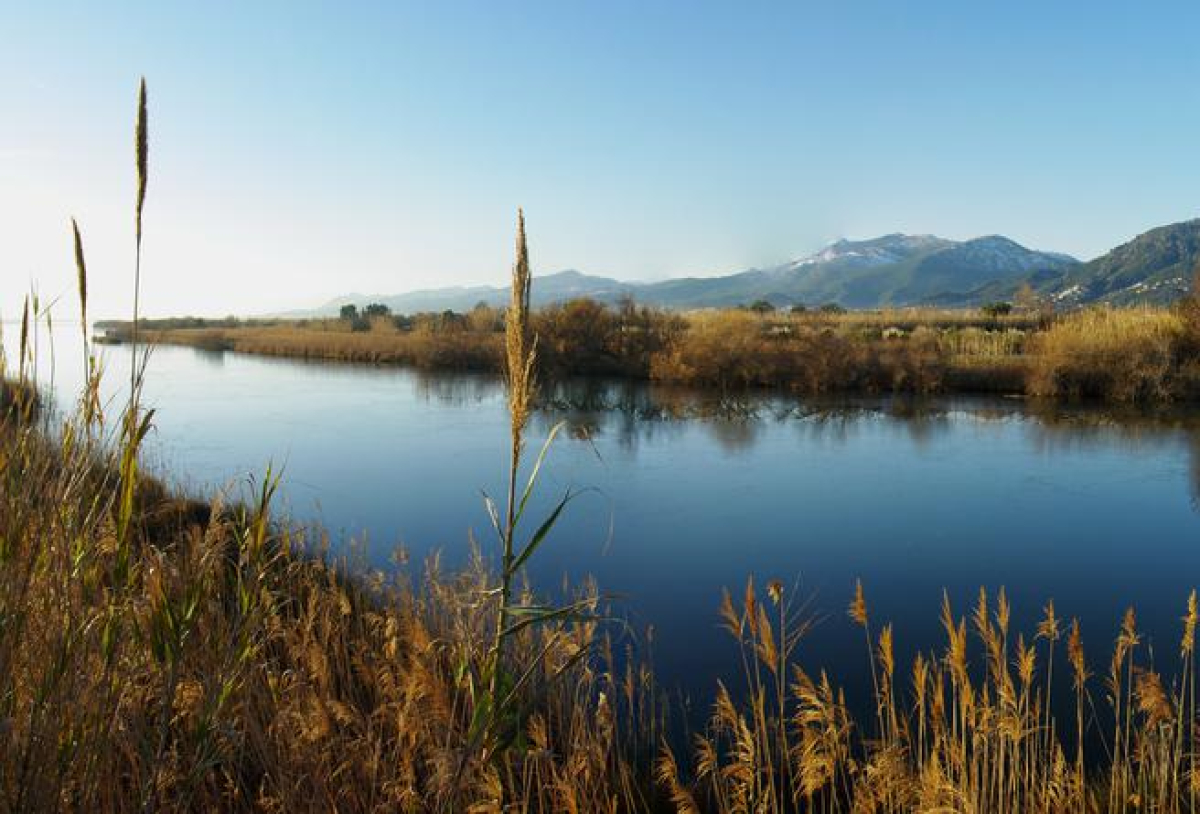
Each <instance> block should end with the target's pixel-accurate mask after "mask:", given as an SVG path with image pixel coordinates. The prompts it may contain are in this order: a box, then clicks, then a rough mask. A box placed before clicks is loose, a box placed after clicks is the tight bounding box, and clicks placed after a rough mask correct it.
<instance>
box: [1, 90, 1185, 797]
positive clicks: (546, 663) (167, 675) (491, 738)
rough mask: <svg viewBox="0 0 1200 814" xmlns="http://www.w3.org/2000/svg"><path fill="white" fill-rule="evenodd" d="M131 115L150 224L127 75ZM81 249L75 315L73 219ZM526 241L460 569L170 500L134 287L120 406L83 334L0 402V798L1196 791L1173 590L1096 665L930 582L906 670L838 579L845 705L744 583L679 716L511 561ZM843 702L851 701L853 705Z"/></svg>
mask: <svg viewBox="0 0 1200 814" xmlns="http://www.w3.org/2000/svg"><path fill="white" fill-rule="evenodd" d="M138 110H139V112H138V117H137V126H136V129H135V132H136V139H135V145H136V148H137V152H136V155H137V172H138V175H137V177H138V198H137V210H136V219H135V223H136V226H137V235H138V242H139V243H140V236H141V212H142V203H143V201H144V198H145V191H146V189H145V188H146V164H147V150H146V144H147V141H146V138H147V137H146V129H147V128H146V119H147V117H146V97H145V85H144V83H143V85H142V87H141V90H140V93H139V104H138ZM74 240H75V259H76V264H77V267H78V271H79V300H80V309H81V315H82V316H83V319H82V323H83V324H84V325H85V326H86V324H87V320H86V312H87V270H86V263H85V259H84V258H85V254H84V244H83V240H82V237H81V234H80V231H79V230H78V229H75V230H74ZM516 254H517V261H516V263H515V265H514V275H513V276H514V283H515V284H514V286H513V291H514V296H513V302H512V305H511V306H510V308H509V310H508V318H507V319H506V321H505V326H504V327H505V330H504V333H503V343H504V358H505V370H506V373H507V376H506V386H507V388H508V395H509V398H508V405H509V413H510V417H511V423H510V427H511V437H510V438H509V439H506V440H507V441H511V459H510V470H509V480H508V495H507V500H503V499H501V500H500V501H499V503H496V502H493V501H491V500H490V499H488V507H489V510H490V511H491V514H492V517H493V522H494V525H495V531H496V533H497V537H498V539H499V542H500V549H501V551H502V553H501V556H500V558H499V563H498V565H497V564H494V563H489V562H488V560H487V559H486V558H484V557H483V556H482V555H477V556H476V557H475V558H474V562H473V564H472V565H471V566H470V567H468V568H467V569H465V570H464V571H462V572H459V573H452V574H451V573H445V572H444V571H443V570H442V569H441V568H440V566H439V563H438V560H437V558H436V557H433V558H431V559H430V560H429V561H428V562H427V563H426V565H425V567H424V569H423V570H421V571H420V572H418V573H415V574H409V573H408V572H407V571H405V570H403V569H398V570H397V571H395V572H393V573H390V574H382V573H365V572H361V571H359V572H355V571H353V570H352V569H351V568H349V566H348V565H347V564H346V561H345V559H344V558H340V557H338V556H335V554H334V553H333V552H332V551H330V550H329V548H328V546H327V544H326V542H325V538H324V535H323V534H322V533H321V532H320V531H319V530H308V531H305V530H304V529H301V528H298V527H296V526H294V525H293V524H291V523H289V522H287V521H286V520H285V519H281V518H277V517H275V516H274V515H273V513H272V503H273V499H274V494H275V490H276V486H277V484H278V480H277V478H276V476H275V475H273V473H272V472H271V471H270V470H269V469H268V471H267V472H266V474H265V476H264V477H262V478H261V479H257V480H255V481H253V482H251V483H250V484H248V488H247V489H245V490H244V493H243V494H242V495H241V496H240V499H238V498H239V496H236V495H234V496H225V495H219V494H218V495H212V496H209V497H208V498H207V499H206V500H202V501H196V500H188V499H184V498H181V497H179V496H177V495H174V494H172V493H170V492H169V491H168V490H166V489H164V488H162V487H161V486H160V485H158V484H156V483H155V482H154V481H153V480H151V479H149V478H147V477H146V475H145V473H143V472H142V471H141V469H140V467H139V460H140V448H141V444H142V441H143V439H144V438H145V436H146V433H147V432H148V431H149V430H150V429H151V427H152V425H153V410H152V409H147V408H146V407H145V406H144V405H143V404H142V401H141V387H142V383H143V375H144V372H145V358H146V355H145V352H144V346H143V345H141V343H142V342H143V341H144V340H146V339H150V338H151V337H149V336H148V335H147V334H146V332H143V331H141V330H140V327H141V326H139V320H138V316H137V305H136V302H137V297H136V294H135V300H134V301H135V305H134V317H133V327H132V331H131V333H132V336H131V339H132V341H133V342H134V347H133V357H134V364H133V365H132V371H133V372H132V375H131V379H130V383H129V394H128V401H127V402H126V404H125V406H124V407H122V408H121V409H120V410H119V411H118V413H117V414H115V415H106V413H105V410H104V409H103V408H102V406H101V405H100V403H99V399H98V398H97V393H98V392H99V382H100V378H101V376H102V370H101V367H100V366H99V365H98V364H97V361H96V357H95V355H94V353H93V349H92V348H91V346H90V342H89V337H88V335H87V333H86V328H85V334H84V359H83V360H82V361H83V363H84V365H85V369H86V371H87V376H86V383H85V385H84V388H83V391H82V392H81V393H80V394H79V400H78V403H77V407H76V408H75V409H74V410H69V411H66V412H61V413H60V412H54V411H51V410H42V411H36V410H35V409H34V402H33V400H32V399H26V398H20V399H12V400H11V402H10V406H9V408H8V409H6V410H4V411H3V412H0V810H3V811H13V812H26V811H88V812H101V813H102V814H103V813H105V812H133V811H139V812H158V811H181V812H182V811H265V812H283V811H287V812H309V811H312V812H317V811H322V812H323V811H343V812H360V811H361V812H383V811H405V812H438V813H440V812H446V814H458V813H459V812H470V813H471V814H490V813H491V812H496V814H499V812H600V811H604V812H641V811H663V812H678V814H690V813H691V812H701V811H703V812H716V813H717V814H726V813H728V814H734V813H735V812H815V811H822V812H825V811H855V812H906V811H913V810H925V811H935V810H942V811H950V810H952V811H979V812H983V811H1047V812H1050V811H1053V812H1062V811H1069V812H1101V811H1103V812H1126V811H1133V810H1153V811H1159V812H1183V811H1195V809H1196V803H1197V795H1198V792H1200V773H1198V772H1197V770H1196V769H1197V747H1198V743H1197V731H1196V728H1195V723H1196V712H1197V706H1196V665H1195V635H1196V623H1197V619H1198V616H1200V613H1198V610H1197V602H1196V595H1195V593H1194V592H1193V593H1192V595H1191V596H1190V597H1187V598H1183V597H1181V610H1182V611H1183V617H1182V621H1181V635H1180V638H1179V639H1178V640H1177V641H1178V648H1170V649H1169V650H1170V652H1161V651H1160V652H1158V653H1151V652H1150V647H1149V645H1148V644H1146V643H1144V642H1143V640H1142V638H1141V635H1140V634H1139V632H1138V628H1137V622H1136V617H1135V615H1134V612H1133V611H1132V610H1130V611H1129V612H1128V613H1127V614H1126V615H1125V617H1124V620H1123V622H1122V624H1121V627H1120V633H1119V636H1118V638H1117V640H1116V642H1115V645H1114V646H1113V647H1112V649H1111V650H1110V651H1107V652H1105V653H1104V654H1103V655H1097V654H1095V651H1092V652H1093V655H1092V656H1091V657H1090V658H1089V657H1088V656H1085V651H1084V642H1083V636H1082V633H1081V630H1080V627H1079V624H1078V622H1076V621H1074V620H1072V621H1068V620H1067V619H1066V618H1063V617H1060V616H1059V615H1058V613H1057V611H1056V609H1055V607H1054V605H1053V603H1048V604H1047V605H1046V607H1045V609H1044V612H1043V615H1042V619H1041V621H1040V623H1038V624H1037V626H1036V629H1033V630H1028V631H1016V630H1012V629H1010V624H1009V622H1010V618H1011V608H1010V606H1009V604H1008V601H1007V599H1006V596H1005V594H1004V592H1003V590H1001V591H1000V592H999V593H998V594H996V595H995V596H989V595H988V594H987V593H985V592H983V591H981V592H980V594H979V597H978V600H977V601H976V603H975V606H974V608H973V609H972V610H970V611H967V612H966V613H965V614H963V613H962V612H961V611H958V612H956V611H955V610H954V609H953V608H952V607H951V605H950V602H949V600H948V599H947V600H946V601H944V603H943V609H942V620H941V621H942V627H943V629H944V632H945V643H944V650H942V649H930V650H928V651H925V652H923V653H921V654H920V655H918V656H917V657H916V658H915V660H914V661H913V662H912V664H911V666H909V665H902V664H899V663H898V662H897V659H896V655H895V652H896V649H895V636H896V635H897V634H896V633H895V632H894V631H893V628H892V626H891V624H889V623H887V622H885V621H883V620H879V619H876V618H874V617H872V616H871V614H870V611H869V606H868V601H867V595H866V593H865V592H864V590H863V589H862V586H861V585H859V586H857V588H856V590H855V591H854V593H853V596H852V598H851V600H850V603H849V607H848V616H849V620H848V621H845V622H844V624H847V625H852V626H854V627H856V628H857V635H859V636H860V637H861V641H862V642H863V648H864V668H863V669H864V670H865V671H869V674H870V676H871V687H872V690H871V696H872V697H871V698H868V699H847V698H846V697H845V694H844V693H843V692H842V691H841V690H840V689H839V688H838V685H837V683H836V678H835V677H831V676H828V675H827V674H826V673H824V672H823V671H820V670H819V665H818V666H814V665H807V666H802V663H803V662H805V661H807V657H806V654H805V652H804V641H803V637H804V633H805V631H806V630H807V626H808V624H809V622H810V620H809V619H808V617H807V616H806V615H805V614H804V608H805V602H804V599H803V597H800V596H795V595H793V592H792V590H791V589H788V588H786V587H785V586H784V585H783V584H782V583H780V582H778V581H775V580H768V581H765V582H757V583H756V582H755V581H753V580H750V581H747V582H746V584H745V588H744V590H743V591H741V592H740V596H739V597H738V598H737V599H736V600H735V599H734V598H733V597H732V596H731V595H730V594H728V593H726V594H725V595H724V596H723V597H722V598H721V601H720V602H719V606H718V608H717V610H716V614H715V615H716V617H717V618H718V619H719V620H720V621H721V623H722V625H723V626H724V628H725V630H726V632H727V633H728V634H729V635H730V636H732V637H733V639H734V640H735V641H736V642H737V644H738V647H739V649H740V658H739V657H736V656H735V657H734V658H733V664H732V665H731V669H730V673H729V675H728V676H724V677H722V676H713V677H712V680H713V687H714V700H713V701H712V703H711V704H710V705H706V706H707V708H708V709H710V710H711V715H710V716H709V718H708V720H707V722H706V723H705V724H704V726H702V727H701V728H700V729H699V730H698V731H695V732H692V733H690V734H687V733H684V734H681V733H679V732H678V731H677V730H675V729H674V728H673V726H672V718H673V716H677V715H678V714H679V712H680V710H679V709H678V708H677V707H676V706H675V705H674V704H673V703H672V702H670V701H669V700H667V698H668V695H667V693H666V692H664V691H663V689H662V688H659V687H658V686H656V684H655V681H654V675H653V670H652V667H651V666H650V665H648V664H645V663H644V662H642V661H641V660H640V659H639V658H638V655H637V652H636V650H633V649H632V648H631V650H630V652H629V653H627V654H622V653H621V650H622V648H624V647H628V645H627V644H626V643H624V642H622V641H620V640H618V639H614V632H616V630H617V628H616V626H615V625H613V624H610V622H609V619H608V618H607V615H608V613H609V611H608V606H609V604H610V603H609V602H608V601H607V600H606V599H605V598H604V597H603V595H602V594H600V593H599V592H598V590H597V589H596V587H595V586H593V585H590V584H587V583H585V584H584V585H582V586H581V587H580V589H579V590H578V591H577V592H576V593H575V594H574V598H573V599H572V600H570V601H569V602H568V603H567V604H564V605H554V604H549V603H546V602H545V601H544V600H543V599H542V598H541V595H540V594H539V593H538V592H537V590H536V588H534V587H527V586H525V585H524V584H523V576H522V574H523V569H522V566H523V564H524V563H526V562H528V561H530V558H532V557H536V555H537V549H538V546H539V545H542V544H543V543H544V541H545V540H546V538H547V535H549V534H550V532H551V531H552V530H553V527H554V522H555V520H556V518H557V517H558V515H559V513H560V512H561V511H562V510H563V509H564V508H565V507H566V505H567V503H569V501H570V497H571V495H570V494H568V495H567V496H565V497H564V498H563V500H562V501H561V502H560V503H559V504H558V505H557V507H556V508H555V509H554V510H553V512H551V513H550V515H549V516H547V517H544V518H532V519H531V518H525V517H524V516H523V515H524V508H525V505H526V500H527V498H528V496H529V495H530V493H531V492H532V491H533V490H535V489H537V488H538V476H537V473H538V469H539V464H540V462H541V459H542V455H544V454H546V451H547V450H548V449H549V447H550V444H551V442H552V440H553V437H554V434H555V431H551V432H550V433H549V438H548V439H547V441H546V443H545V445H544V446H543V447H542V453H541V454H540V455H538V456H537V457H536V458H535V459H534V460H532V461H531V460H529V459H528V458H527V456H526V455H525V452H526V450H525V446H526V444H527V442H528V440H529V439H528V437H527V435H528V433H527V432H526V429H527V428H526V420H527V419H528V417H529V410H530V405H531V399H532V396H533V394H534V390H535V379H534V376H533V371H534V370H535V369H536V365H535V360H536V358H537V356H538V354H539V353H541V352H543V351H542V349H543V348H544V346H543V345H542V344H541V343H540V342H539V341H538V340H536V339H534V337H535V336H537V335H538V334H537V333H536V330H535V327H534V323H532V322H531V321H530V317H531V315H530V313H529V276H528V259H527V258H528V255H527V253H526V247H525V240H524V234H523V229H519V232H518V240H517V252H516ZM141 271H142V269H141V268H140V262H139V263H138V268H137V271H136V273H135V280H137V281H140V276H141ZM138 285H139V283H138V282H135V290H136V289H137V288H138ZM43 322H44V323H45V325H46V329H47V331H49V330H50V318H49V315H48V314H47V313H46V312H45V311H43V310H41V309H39V307H38V304H37V302H36V299H35V300H34V303H33V308H32V310H30V308H29V305H28V303H27V304H26V308H25V319H24V320H23V328H22V333H21V341H20V343H19V345H18V348H17V350H18V358H17V360H16V364H15V365H13V366H12V367H9V366H8V365H7V364H6V363H5V362H4V361H3V357H2V356H0V381H7V380H10V379H15V383H14V384H12V385H6V386H5V388H4V390H5V392H14V393H15V392H21V393H28V392H30V391H36V390H37V388H38V386H39V382H38V380H37V378H36V376H35V374H34V373H32V371H36V370H37V365H36V359H35V358H34V356H35V355H36V353H37V352H38V351H37V350H36V349H37V348H38V347H39V343H38V341H37V332H38V330H39V326H40V325H41V324H42V323H43ZM1154 337H1155V338H1157V334H1154ZM1156 341H1157V339H1156ZM545 352H547V353H553V352H554V351H553V349H552V348H551V349H548V350H546V351H545ZM526 473H531V474H529V475H528V479H527V480H525V481H524V482H523V483H521V482H519V481H518V475H519V474H520V475H524V474H526ZM548 544H551V545H552V544H553V542H552V541H551V542H550V543H548ZM734 578H735V577H734V575H731V581H732V579H734ZM739 581H740V580H739ZM714 599H715V598H714ZM714 605H717V603H716V602H714ZM900 635H903V634H902V632H901V633H900ZM1106 663H1107V665H1108V666H1107V668H1104V667H1103V666H1102V665H1104V664H1106ZM1043 665H1044V668H1043ZM1163 665H1168V666H1167V667H1166V668H1164V667H1163ZM1164 669H1166V670H1169V671H1170V672H1160V670H1164ZM1052 699H1053V701H1054V703H1051V701H1052ZM864 701H865V702H866V706H867V707H868V709H869V710H871V712H870V713H868V714H867V715H865V716H863V717H860V718H855V716H854V715H853V714H852V712H851V710H852V709H855V708H857V707H858V706H860V705H861V704H862V703H863V702H864Z"/></svg>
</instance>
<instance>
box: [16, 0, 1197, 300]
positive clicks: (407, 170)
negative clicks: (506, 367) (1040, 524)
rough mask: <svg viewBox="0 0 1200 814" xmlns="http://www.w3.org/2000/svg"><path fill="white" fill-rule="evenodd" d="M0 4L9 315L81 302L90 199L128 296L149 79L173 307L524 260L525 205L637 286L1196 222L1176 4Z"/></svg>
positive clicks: (333, 291)
mask: <svg viewBox="0 0 1200 814" xmlns="http://www.w3.org/2000/svg"><path fill="white" fill-rule="evenodd" d="M6 12H7V13H6V15H5V19H6V23H7V26H6V28H7V31H6V36H5V40H6V47H5V48H4V49H2V50H0V67H2V68H3V70H4V73H5V76H7V77H9V81H8V82H6V83H5V84H4V85H3V86H0V106H2V109H3V110H4V111H5V115H4V116H3V120H2V121H0V223H3V224H4V226H3V232H2V233H0V268H2V269H4V273H3V275H0V316H4V317H6V318H11V317H12V316H13V315H14V314H15V313H17V312H18V310H19V308H20V298H21V297H22V296H23V294H24V293H25V292H26V291H27V290H28V289H29V286H30V283H31V282H36V283H37V285H38V287H39V289H40V291H41V292H42V293H43V295H44V296H46V297H47V298H53V297H55V296H60V295H67V296H70V295H71V293H72V291H73V285H74V284H73V275H74V272H73V266H72V261H71V244H70V239H69V227H68V219H69V218H70V217H71V216H75V217H77V218H79V221H80V226H81V228H82V230H83V234H84V238H85V241H86V245H87V252H88V260H89V268H90V271H91V275H92V291H93V304H92V312H93V313H94V314H95V315H97V316H98V317H105V316H120V315H122V314H124V313H126V312H127V311H128V309H129V302H130V299H131V296H130V294H131V289H132V280H131V276H132V237H133V235H132V215H131V209H132V197H133V172H132V148H131V144H130V142H131V131H132V126H133V113H134V96H135V90H136V85H137V80H138V77H139V76H141V75H143V74H144V75H145V76H146V78H147V82H148V85H149V91H150V135H151V151H150V163H151V177H150V186H149V194H148V199H147V204H146V254H145V278H144V299H143V305H144V311H145V313H147V314H150V315H168V314H182V313H192V314H199V315H223V314H227V313H238V314H250V313H264V312H272V311H283V310H290V309H298V308H306V307H312V306H315V305H318V304H320V303H321V302H324V301H326V300H328V299H330V298H332V297H335V296H339V295H343V294H346V293H349V292H361V293H364V294H395V293H401V292H405V291H410V290H415V289H429V288H441V287H446V286H475V285H503V283H504V279H505V276H506V274H507V270H508V265H509V262H510V258H511V253H512V230H513V221H514V218H515V211H516V208H517V207H518V206H524V207H525V210H526V213H527V216H528V219H529V236H530V248H531V254H532V259H533V262H534V266H535V270H536V272H537V273H538V274H548V273H553V272H556V271H560V270H563V269H578V270H579V271H582V272H584V273H586V274H591V275H597V276H605V277H614V278H618V279H622V280H630V281H648V280H659V279H666V278H671V277H680V276H710V275H715V274H727V273H730V272H734V271H738V270H742V269H746V268H750V267H755V266H770V265H774V264H778V263H780V262H785V261H787V260H791V259H795V258H797V257H801V256H804V255H808V254H811V253H813V252H815V251H818V250H819V249H820V248H821V247H823V246H824V245H826V244H827V243H829V242H831V241H833V240H835V239H837V238H840V237H851V238H867V237H875V236H877V235H882V234H887V233H892V232H906V233H932V234H937V235H939V236H942V237H947V238H951V239H959V240H961V239H967V238H971V237H977V236H980V235H986V234H1003V235H1005V236H1007V237H1009V238H1012V239H1014V240H1016V241H1018V242H1019V243H1021V244H1023V245H1025V246H1028V247H1030V248H1034V249H1039V250H1045V251H1058V252H1064V253H1068V254H1072V255H1074V256H1076V257H1078V258H1080V259H1083V260H1086V259H1090V258H1092V257H1094V256H1096V255H1099V254H1101V253H1103V252H1105V251H1107V250H1108V249H1110V248H1112V247H1113V246H1115V245H1117V244H1119V243H1122V242H1124V241H1126V240H1129V239H1130V238H1132V237H1133V236H1135V235H1136V234H1139V233H1140V232H1142V231H1145V230H1146V229H1148V228H1152V227H1154V226H1158V225H1162V224H1165V223H1171V222H1176V221H1181V220H1186V219H1189V218H1192V217H1195V215H1196V214H1197V207H1196V205H1195V203H1194V192H1193V191H1194V190H1195V189H1197V188H1200V168H1197V167H1196V164H1195V162H1194V160H1193V158H1192V146H1191V142H1192V139H1191V134H1192V133H1194V132H1196V131H1197V129H1198V128H1197V125H1200V110H1198V109H1197V108H1196V106H1195V105H1190V104H1185V103H1183V102H1186V100H1188V99H1190V98H1192V96H1194V92H1193V88H1194V87H1195V86H1196V80H1197V79H1200V60H1197V59H1196V58H1195V56H1194V54H1193V49H1192V47H1191V35H1190V32H1192V31H1194V30H1195V29H1196V23H1200V8H1197V7H1194V6H1192V5H1188V4H1183V3H1165V4H1162V5H1161V6H1160V8H1159V11H1158V12H1157V13H1155V14H1146V13H1145V12H1144V9H1140V8H1135V7H1119V8H1102V7H1097V6H1095V5H1094V4H1088V5H1086V6H1085V5H1083V4H1075V3H1064V4H1055V5H1054V6H1052V7H1047V6H1043V5H1038V4H1033V3H1015V4H1007V5H1005V6H1004V7H1003V8H996V9H982V8H975V7H961V6H958V5H955V4H950V3H935V2H923V3H918V4H910V5H907V6H904V7H903V8H901V7H895V6H893V5H891V4H887V3H882V2H877V3H862V4H856V5H855V6H854V7H853V8H851V7H848V6H836V7H799V6H792V5H789V6H785V7H775V6H758V7H753V8H735V7H726V6H721V5H718V4H688V5H686V6H684V5H675V4H663V5H656V6H654V7H645V6H643V5H642V4H636V3H615V4H605V5H604V6H593V7H584V8H582V9H579V8H571V9H567V8H565V7H559V6H556V5H555V4H550V3H527V4H521V5H520V6H518V7H504V8H500V7H496V6H492V5H489V4H482V3H480V4H473V3H463V4H455V5H453V6H441V5H439V6H438V7H436V8H435V7H430V6H426V5H422V4H387V5H374V4H358V5H356V6H354V7H353V8H352V9H351V10H350V11H349V12H347V11H346V10H345V9H339V10H334V9H332V8H322V7H320V6H318V5H310V4H267V5H261V6H255V7H252V8H251V7H237V6H230V7H222V8H220V9H218V10H215V11H214V10H212V9H208V8H206V9H200V8H188V9H183V8H160V7H152V6H141V5H139V4H119V5H117V6H114V7H110V8H105V9H103V10H102V9H98V8H91V7H86V6H85V7H73V6H71V7H68V6H63V5H59V4H53V3H51V4H40V5H38V6H36V7H33V6H26V5H16V4H12V5H9V6H8V7H7V8H6ZM1167 20H1169V21H1170V24H1169V25H1166V24H1165V23H1164V21H1167ZM60 310H61V309H60Z"/></svg>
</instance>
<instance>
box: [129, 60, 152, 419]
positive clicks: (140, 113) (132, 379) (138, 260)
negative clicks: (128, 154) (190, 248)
mask: <svg viewBox="0 0 1200 814" xmlns="http://www.w3.org/2000/svg"><path fill="white" fill-rule="evenodd" d="M148 128H149V118H148V114H147V111H146V77H144V76H143V77H142V80H141V82H140V83H139V85H138V106H137V120H136V121H135V123H134V128H133V150H134V165H135V168H136V171H137V203H136V205H135V207H134V216H133V218H134V232H135V252H134V266H133V328H132V337H133V338H132V351H131V357H132V358H131V364H130V371H129V404H130V413H131V416H133V415H136V413H137V395H138V394H137V390H138V377H139V375H140V374H139V370H138V318H139V309H140V306H141V295H142V209H143V208H144V206H145V204H146V182H147V180H148V178H149V155H150V135H149V132H148Z"/></svg>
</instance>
